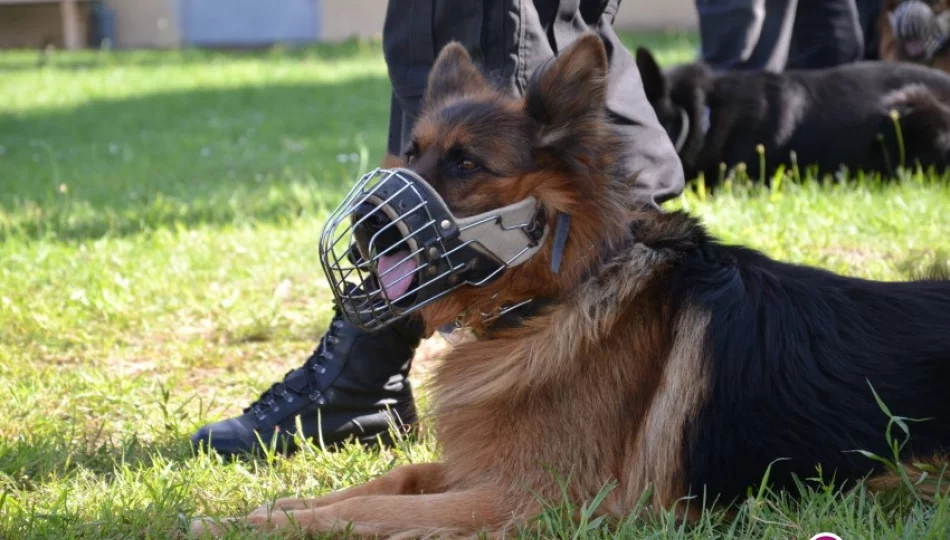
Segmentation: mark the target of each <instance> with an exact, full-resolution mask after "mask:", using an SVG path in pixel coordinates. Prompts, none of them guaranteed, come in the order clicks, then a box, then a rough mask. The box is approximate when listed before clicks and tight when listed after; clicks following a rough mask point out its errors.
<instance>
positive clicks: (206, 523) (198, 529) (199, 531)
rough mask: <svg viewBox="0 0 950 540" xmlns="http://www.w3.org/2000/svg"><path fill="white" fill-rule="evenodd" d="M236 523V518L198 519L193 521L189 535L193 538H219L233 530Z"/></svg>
mask: <svg viewBox="0 0 950 540" xmlns="http://www.w3.org/2000/svg"><path fill="white" fill-rule="evenodd" d="M235 522H237V519H236V518H220V519H212V518H197V519H193V520H191V527H189V533H190V535H191V537H192V538H218V537H220V536H223V535H224V534H225V533H226V532H227V531H228V530H229V529H231V528H232V527H231V525H232V524H234V523H235Z"/></svg>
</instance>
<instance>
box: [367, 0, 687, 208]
mask: <svg viewBox="0 0 950 540" xmlns="http://www.w3.org/2000/svg"><path fill="white" fill-rule="evenodd" d="M619 4H620V0H534V1H532V0H390V1H389V6H388V8H387V10H386V22H385V25H384V28H383V49H384V54H385V56H386V64H387V66H388V69H389V79H390V82H391V83H392V89H393V92H392V110H391V114H390V123H389V144H388V148H389V152H390V153H393V154H399V153H401V152H402V151H403V150H404V149H405V147H406V146H407V144H408V143H409V134H410V133H411V132H412V128H413V125H414V123H415V120H416V118H417V116H418V114H419V109H420V106H421V101H422V96H423V94H424V92H425V86H426V78H427V77H428V74H429V70H430V68H431V67H432V64H433V63H434V61H435V59H436V57H437V56H438V54H439V51H440V50H441V49H442V47H443V46H445V44H447V43H448V42H449V41H453V40H454V41H459V42H460V43H462V44H463V45H464V46H465V47H466V48H467V49H468V50H469V53H470V54H471V55H472V57H473V59H475V61H476V62H478V63H479V64H480V65H481V66H482V67H483V68H484V69H486V70H487V71H488V72H489V74H490V75H491V76H492V77H493V78H494V79H495V80H496V81H497V82H498V83H500V84H501V85H502V86H503V87H505V88H507V89H508V90H510V91H511V92H514V93H515V94H516V95H522V94H523V92H524V90H525V86H526V85H527V82H528V79H529V77H530V76H531V74H532V73H533V72H534V70H535V69H536V68H537V67H538V66H540V65H541V64H543V63H544V62H545V61H547V60H549V59H550V58H552V57H553V56H554V55H555V54H556V53H557V52H558V51H561V50H563V49H564V48H565V47H566V46H567V45H569V44H570V43H571V42H572V41H574V39H576V38H577V37H578V36H579V35H581V34H582V33H584V32H586V31H593V32H596V33H598V34H599V35H600V36H601V38H602V39H603V40H604V43H605V44H606V46H607V53H608V57H609V59H610V72H609V75H608V90H607V108H608V112H609V114H610V115H611V118H612V120H613V123H614V125H615V126H616V129H617V130H618V132H619V133H620V134H621V137H622V138H623V139H624V140H625V141H626V142H627V144H626V145H625V146H626V149H627V154H626V155H625V156H624V161H623V163H624V164H625V169H626V173H627V177H628V178H629V181H630V184H631V189H632V191H633V194H634V196H635V197H636V198H637V199H640V200H642V201H644V202H647V203H650V204H654V205H659V204H661V203H662V202H664V201H666V200H668V199H671V198H674V197H676V196H678V195H679V194H680V193H681V192H682V190H683V167H682V164H681V163H680V161H679V157H678V156H677V155H676V151H675V150H674V148H673V144H672V143H671V142H670V140H669V137H668V136H667V134H666V131H665V130H664V129H663V128H662V127H661V126H660V124H659V122H658V121H657V119H656V114H655V113H654V112H653V108H652V107H651V106H650V104H649V102H648V101H647V99H646V96H645V95H644V92H643V83H642V82H641V81H640V73H639V72H638V71H637V65H636V61H635V60H634V58H633V56H632V55H631V54H630V51H628V50H627V49H626V47H624V46H623V45H622V44H621V43H620V40H619V39H618V38H617V35H616V33H615V32H614V29H613V26H612V25H613V21H614V17H615V16H616V13H617V8H618V6H619Z"/></svg>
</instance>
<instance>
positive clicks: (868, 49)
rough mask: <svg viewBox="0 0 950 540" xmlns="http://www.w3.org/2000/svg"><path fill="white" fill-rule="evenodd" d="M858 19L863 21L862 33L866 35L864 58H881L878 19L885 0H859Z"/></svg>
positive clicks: (857, 2)
mask: <svg viewBox="0 0 950 540" xmlns="http://www.w3.org/2000/svg"><path fill="white" fill-rule="evenodd" d="M856 4H857V7H858V19H859V20H860V21H861V33H862V34H863V35H864V59H865V60H880V58H881V51H880V49H881V32H880V29H879V27H878V20H879V19H880V17H881V10H882V9H883V7H884V6H883V0H857V1H856Z"/></svg>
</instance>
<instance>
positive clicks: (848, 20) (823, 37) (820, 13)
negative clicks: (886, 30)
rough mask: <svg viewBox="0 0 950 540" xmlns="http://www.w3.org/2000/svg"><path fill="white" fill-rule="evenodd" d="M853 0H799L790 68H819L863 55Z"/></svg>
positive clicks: (860, 57) (861, 37)
mask: <svg viewBox="0 0 950 540" xmlns="http://www.w3.org/2000/svg"><path fill="white" fill-rule="evenodd" d="M864 52H865V50H864V34H863V32H862V30H861V21H860V19H859V16H858V7H857V4H856V3H855V0H798V11H797V12H796V14H795V26H794V29H793V30H792V44H791V49H790V51H789V58H788V66H787V67H788V68H789V69H822V68H828V67H833V66H837V65H841V64H847V63H850V62H856V61H858V60H861V59H862V58H864Z"/></svg>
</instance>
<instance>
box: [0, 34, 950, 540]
mask: <svg viewBox="0 0 950 540" xmlns="http://www.w3.org/2000/svg"><path fill="white" fill-rule="evenodd" d="M626 39H627V40H628V42H629V43H636V42H646V43H650V44H651V45H652V46H654V47H655V48H657V50H658V51H659V52H660V54H659V57H660V58H661V60H662V61H664V62H676V61H684V60H688V59H689V58H691V56H692V54H693V51H694V49H695V46H696V39H695V36H682V35H672V36H671V35H650V36H626ZM385 74H386V71H385V65H384V63H383V61H382V57H381V53H380V47H379V44H378V43H375V42H356V41H354V42H350V43H347V44H344V45H339V46H321V47H313V48H307V49H303V50H294V51H288V50H274V51H266V52H258V53H211V52H201V51H172V52H168V51H166V52H101V53H100V52H81V53H68V54H67V53H56V54H53V55H52V56H50V57H47V58H45V59H41V58H40V57H39V56H38V55H37V54H36V53H33V52H4V53H0V80H2V81H3V83H2V84H0V395H2V396H4V400H3V402H4V408H3V414H2V415H0V538H11V539H12V538H124V537H135V538H165V537H176V536H180V535H182V534H183V531H184V529H183V523H184V522H185V521H184V520H186V519H187V518H188V517H191V516H195V515H228V514H236V513H241V512H247V511H249V510H251V509H253V508H254V507H256V506H257V505H259V504H261V503H263V502H264V501H267V500H269V499H273V498H275V497H278V496H285V495H310V496H312V495H316V494H320V493H324V492H327V491H330V490H333V489H337V488H340V487H344V486H348V485H352V484H354V483H356V482H362V481H364V480H367V479H369V478H371V477H373V476H376V475H378V474H380V473H382V472H384V471H386V470H388V469H389V468H391V467H392V466H394V465H396V464H399V463H405V462H417V461H424V460H431V459H436V458H437V456H438V453H437V448H436V443H435V441H434V440H432V438H431V437H423V438H422V439H419V440H413V441H407V442H406V443H405V444H403V445H401V446H400V447H399V448H397V449H394V450H386V451H378V450H376V451H364V450H361V449H360V448H358V447H355V446H351V447H348V448H347V449H345V450H344V451H342V452H338V453H326V452H323V451H321V450H320V449H318V448H314V447H308V449H307V450H306V451H304V452H302V453H300V454H298V455H296V456H294V457H292V458H290V459H285V458H281V457H274V456H272V457H270V458H269V459H262V460H254V461H249V462H245V463H237V464H226V463H222V462H221V461H219V460H218V459H217V458H215V457H211V456H207V455H201V456H197V457H196V456H193V455H192V452H191V450H190V448H189V446H188V444H187V442H186V441H187V437H188V435H190V433H191V432H192V431H193V430H194V429H196V428H197V427H198V426H200V425H202V424H204V423H206V422H208V421H213V420H217V419H221V418H224V417H227V416H229V415H233V414H235V413H238V412H240V409H241V408H242V407H243V406H244V405H246V404H247V403H248V402H249V401H250V400H251V399H253V398H254V397H255V396H256V395H257V393H258V392H260V391H261V390H262V389H264V388H266V387H267V386H268V385H269V384H270V383H271V382H273V381H274V380H276V379H277V378H279V377H280V376H281V375H282V374H283V373H284V371H285V370H287V369H290V368H292V367H294V366H296V365H298V364H299V363H300V362H301V361H302V360H303V358H304V357H305V356H306V355H307V354H308V353H309V351H310V349H311V348H312V347H313V345H314V343H315V342H316V339H317V338H318V337H319V335H320V333H321V332H322V329H323V327H324V326H325V324H326V323H327V321H328V319H329V317H330V306H329V299H330V295H329V291H328V289H327V287H326V285H325V283H324V280H323V275H322V273H321V271H320V270H319V264H318V262H317V238H318V234H319V232H320V227H321V225H322V219H323V217H324V216H325V215H326V212H327V210H328V209H329V208H330V207H332V206H333V205H335V204H336V202H337V200H338V198H339V197H340V195H341V194H342V193H343V191H344V189H345V188H346V186H347V185H348V184H349V183H350V182H351V181H352V180H353V179H354V178H355V177H356V176H357V175H358V174H359V173H360V172H361V171H363V170H365V169H366V168H367V167H371V166H373V164H375V163H377V162H378V160H379V158H380V157H381V156H382V152H383V145H384V141H385V138H386V129H387V118H388V99H389V89H388V81H387V79H386V75H385ZM670 207H671V208H675V207H687V208H689V209H690V210H691V211H693V212H695V213H697V214H698V215H700V216H702V217H703V219H704V220H705V221H706V222H707V223H708V224H709V225H710V226H711V227H712V229H713V230H714V231H715V232H716V233H718V234H720V235H721V236H722V237H724V238H725V239H726V240H729V241H734V242H742V243H745V244H749V245H751V246H753V247H757V248H760V249H763V250H765V251H766V252H768V253H769V254H771V255H773V256H775V257H778V258H782V259H787V260H792V261H797V262H804V263H810V264H815V265H819V266H823V267H826V268H830V269H833V270H836V271H839V272H844V273H847V274H851V275H856V276H863V277H869V278H877V279H899V278H902V277H904V276H906V275H907V273H908V272H910V271H912V270H913V269H915V268H920V267H922V266H924V265H926V264H928V263H929V262H930V261H932V260H935V259H937V258H938V257H939V254H940V252H941V251H948V250H950V236H948V234H947V233H948V232H950V214H948V213H947V212H946V209H947V208H948V207H950V187H948V183H947V182H946V181H945V180H943V181H941V180H939V179H936V178H934V177H933V175H918V176H909V177H908V178H906V179H905V180H904V181H902V182H899V183H893V184H889V185H883V186H882V185H879V184H877V183H874V182H867V183H865V184H864V185H861V186H838V185H820V184H819V183H817V182H805V183H802V184H793V185H790V184H788V183H786V184H785V185H784V186H783V187H782V189H780V190H777V191H769V190H762V189H751V190H750V189H746V188H736V189H734V190H733V191H732V192H731V193H723V194H720V195H718V196H716V197H705V196H703V195H702V194H701V193H699V192H696V191H691V192H689V193H687V194H686V195H685V196H684V197H683V198H681V199H680V200H677V201H674V202H673V203H672V204H671V205H670ZM413 377H414V379H415V381H416V382H417V383H420V384H422V385H423V389H424V382H425V376H424V374H423V373H419V372H416V373H414V375H413ZM423 393H424V391H423ZM423 407H424V403H423ZM897 412H898V413H899V411H897ZM883 436H884V434H882V437H883ZM592 444H596V441H592ZM803 489H805V490H806V491H807V493H806V496H805V497H804V499H803V502H801V503H795V502H792V500H791V499H790V498H789V497H788V496H787V495H782V494H770V493H765V492H763V493H752V494H750V497H749V500H748V501H747V502H746V503H745V504H744V505H743V506H742V507H741V508H740V512H739V515H738V517H736V518H734V519H727V518H726V517H725V516H723V515H722V514H720V513H716V512H711V513H706V514H705V515H704V517H703V519H702V520H701V521H700V523H698V524H696V525H692V526H684V525H682V524H679V523H677V522H676V521H675V520H673V519H672V518H671V517H670V516H669V515H662V516H656V517H654V518H649V519H639V520H632V519H631V520H628V521H626V522H624V523H623V524H621V525H620V526H619V527H618V526H611V525H607V524H604V523H593V524H592V525H593V526H592V527H588V526H589V525H591V523H589V522H587V523H586V524H585V523H581V524H577V523H574V522H572V521H571V520H570V519H568V518H566V517H564V516H565V515H566V513H565V512H564V510H565V509H558V508H552V509H550V510H549V511H548V512H546V513H545V515H544V519H543V520H542V521H541V525H540V526H541V527H542V531H543V533H542V535H543V536H558V537H569V536H570V537H578V538H580V537H592V538H600V537H607V536H613V535H619V536H622V537H628V538H646V537H653V538H656V537H662V538H705V537H711V536H731V537H737V538H788V537H795V538H802V537H805V538H807V537H809V536H811V535H812V534H814V533H815V532H817V531H819V530H833V531H836V532H838V533H839V534H842V535H843V536H845V537H846V538H894V537H902V538H926V537H934V538H945V537H947V533H948V531H950V508H948V499H947V498H939V499H938V500H937V501H936V502H934V503H923V502H913V501H911V503H908V504H892V503H891V502H888V501H881V500H879V499H875V498H873V497H871V496H870V495H868V494H867V493H866V492H865V491H864V490H862V489H859V490H857V491H854V492H850V493H848V494H843V495H842V494H836V493H834V492H832V491H829V490H828V489H826V488H823V487H821V486H820V485H815V484H810V485H809V486H808V487H806V488H803ZM238 536H251V537H253V535H238Z"/></svg>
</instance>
